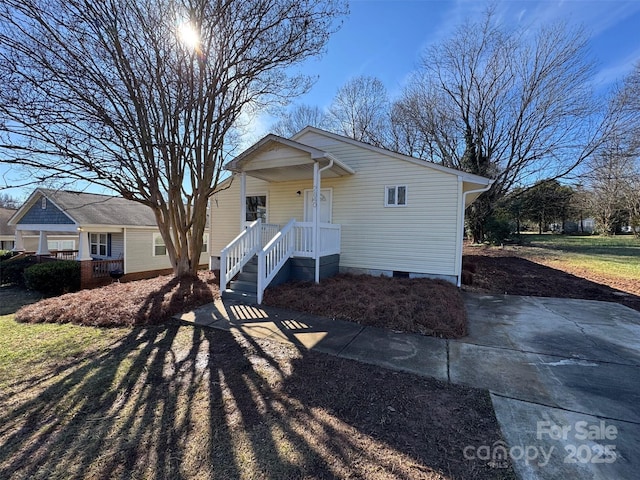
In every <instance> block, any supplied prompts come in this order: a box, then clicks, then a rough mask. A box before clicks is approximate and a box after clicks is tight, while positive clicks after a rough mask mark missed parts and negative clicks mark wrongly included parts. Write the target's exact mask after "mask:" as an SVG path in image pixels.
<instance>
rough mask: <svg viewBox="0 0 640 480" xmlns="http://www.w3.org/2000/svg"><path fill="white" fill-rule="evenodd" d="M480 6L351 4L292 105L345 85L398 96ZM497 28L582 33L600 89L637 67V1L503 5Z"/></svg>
mask: <svg viewBox="0 0 640 480" xmlns="http://www.w3.org/2000/svg"><path fill="white" fill-rule="evenodd" d="M487 5H488V2H487V1H484V0H457V1H454V0H448V1H444V0H352V1H351V14H350V15H349V17H348V18H346V19H345V21H344V24H343V26H342V28H341V30H340V31H338V32H337V33H336V34H335V35H334V36H333V37H332V38H331V40H330V41H329V45H328V49H327V53H326V54H325V56H324V57H323V58H321V59H320V60H318V61H310V62H308V63H307V65H306V68H305V69H304V71H305V73H309V74H315V75H319V79H318V81H317V83H316V84H315V86H314V87H313V89H312V90H311V92H309V93H308V94H306V95H304V96H303V97H301V98H300V99H299V100H297V102H301V103H307V104H311V105H318V106H320V107H326V106H327V105H328V104H329V103H330V102H331V99H332V98H333V96H334V95H335V93H336V90H337V89H338V88H339V87H340V86H341V85H343V84H344V83H345V82H347V81H348V80H349V79H350V78H352V77H355V76H358V75H370V76H375V77H378V78H380V80H382V81H383V83H384V84H385V85H386V87H387V89H388V91H389V93H390V95H391V96H394V95H395V94H397V93H398V92H399V91H400V90H401V88H402V86H403V84H404V82H405V80H406V79H407V76H408V75H409V74H410V72H412V71H413V70H414V69H415V68H416V65H417V63H418V61H419V59H420V55H421V52H423V51H424V49H425V48H426V47H428V46H429V45H431V44H433V43H437V42H439V41H442V40H444V39H446V38H449V37H450V36H451V34H452V33H453V32H454V30H455V29H456V28H457V27H458V26H459V25H460V24H462V23H463V22H464V21H465V19H466V18H469V17H470V18H481V16H482V15H483V13H484V11H485V9H486V7H487ZM496 5H497V14H498V18H499V19H500V21H501V22H504V23H506V24H508V25H511V26H518V25H523V26H525V27H532V28H536V27H539V26H541V25H544V24H546V23H549V22H551V21H557V20H562V21H566V22H567V23H568V24H569V25H570V26H582V27H584V29H585V31H586V33H587V35H588V36H589V38H590V50H591V54H592V56H593V57H594V60H595V61H596V63H597V70H598V72H599V73H598V75H597V76H596V78H595V79H594V82H595V83H596V85H598V86H599V87H600V88H609V87H610V86H611V84H612V83H613V82H615V81H617V80H620V79H621V78H622V77H624V75H626V74H628V73H629V72H630V70H631V68H632V67H633V65H634V64H635V63H636V62H638V61H640V0H634V1H622V0H593V1H591V0H564V1H551V0H539V1H517V0H514V1H502V2H498V3H496Z"/></svg>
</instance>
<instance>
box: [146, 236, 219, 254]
mask: <svg viewBox="0 0 640 480" xmlns="http://www.w3.org/2000/svg"><path fill="white" fill-rule="evenodd" d="M157 238H160V239H162V235H161V234H160V233H159V232H156V233H154V234H153V241H152V243H151V253H152V255H153V256H154V257H166V256H167V255H168V253H167V245H166V244H165V243H164V240H162V245H164V251H165V253H164V254H162V255H159V254H156V239H157ZM158 246H160V245H158ZM202 248H203V249H204V250H202V251H201V252H200V253H207V252H209V234H208V233H207V232H205V233H203V234H202Z"/></svg>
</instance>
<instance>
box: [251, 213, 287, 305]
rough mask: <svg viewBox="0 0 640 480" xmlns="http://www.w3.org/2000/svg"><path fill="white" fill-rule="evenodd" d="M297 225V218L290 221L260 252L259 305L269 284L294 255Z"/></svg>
mask: <svg viewBox="0 0 640 480" xmlns="http://www.w3.org/2000/svg"><path fill="white" fill-rule="evenodd" d="M295 223H296V220H295V218H292V219H291V220H289V223H287V224H286V225H285V226H284V227H283V228H282V230H280V231H279V232H278V233H277V234H276V235H275V236H274V237H273V238H272V239H271V241H269V243H267V244H266V245H265V246H264V248H263V249H262V250H260V252H258V285H257V287H258V288H257V290H258V292H257V294H256V300H257V302H258V304H261V303H262V298H263V295H264V291H265V290H266V288H267V287H268V286H269V283H271V281H272V280H273V278H274V277H275V276H276V274H277V273H278V272H279V271H280V269H281V268H282V266H283V265H284V264H285V263H286V261H287V260H288V259H289V257H291V255H292V254H293V251H294V248H295V241H294V225H295Z"/></svg>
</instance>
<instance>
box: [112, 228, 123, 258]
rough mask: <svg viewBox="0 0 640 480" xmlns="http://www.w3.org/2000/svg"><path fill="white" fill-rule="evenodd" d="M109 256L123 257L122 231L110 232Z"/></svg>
mask: <svg viewBox="0 0 640 480" xmlns="http://www.w3.org/2000/svg"><path fill="white" fill-rule="evenodd" d="M111 258H124V233H112V234H111Z"/></svg>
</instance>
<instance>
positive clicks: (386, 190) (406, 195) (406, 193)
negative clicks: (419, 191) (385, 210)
mask: <svg viewBox="0 0 640 480" xmlns="http://www.w3.org/2000/svg"><path fill="white" fill-rule="evenodd" d="M400 187H403V188H404V203H403V204H402V205H398V188H400ZM391 188H393V189H395V192H396V194H395V199H396V203H389V189H391ZM408 204H409V187H407V185H385V186H384V206H385V207H392V208H403V207H406V206H407V205H408Z"/></svg>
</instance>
